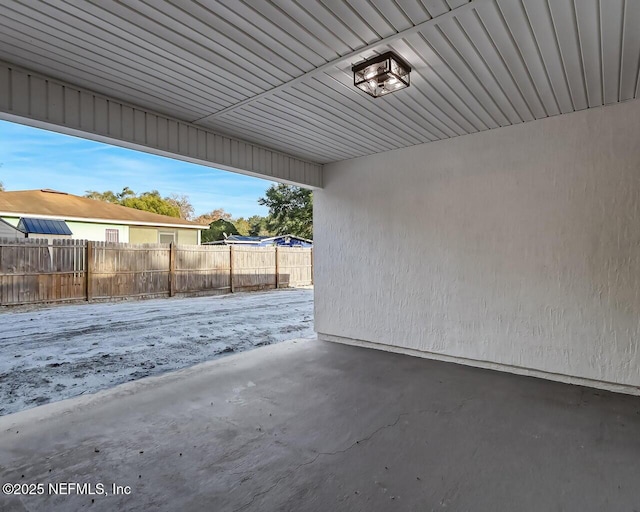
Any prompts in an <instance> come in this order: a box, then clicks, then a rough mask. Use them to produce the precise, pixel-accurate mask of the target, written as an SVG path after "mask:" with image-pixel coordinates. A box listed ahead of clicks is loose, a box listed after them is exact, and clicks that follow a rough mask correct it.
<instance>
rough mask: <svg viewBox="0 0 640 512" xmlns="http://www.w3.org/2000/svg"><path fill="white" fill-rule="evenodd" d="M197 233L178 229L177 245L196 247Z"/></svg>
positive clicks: (196, 231)
mask: <svg viewBox="0 0 640 512" xmlns="http://www.w3.org/2000/svg"><path fill="white" fill-rule="evenodd" d="M198 233H199V231H198V230H197V229H179V230H178V243H179V244H182V245H198V243H199V240H198Z"/></svg>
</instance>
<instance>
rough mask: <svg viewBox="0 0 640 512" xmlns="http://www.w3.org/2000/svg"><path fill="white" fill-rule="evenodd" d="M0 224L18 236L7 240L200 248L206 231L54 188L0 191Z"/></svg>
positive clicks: (149, 213)
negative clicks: (120, 243) (80, 241)
mask: <svg viewBox="0 0 640 512" xmlns="http://www.w3.org/2000/svg"><path fill="white" fill-rule="evenodd" d="M0 220H2V221H3V222H2V224H1V225H0V236H5V235H4V234H3V233H5V231H7V230H8V228H9V227H11V226H12V227H13V228H14V229H15V231H17V232H18V234H15V233H14V234H7V235H6V236H12V237H15V236H19V237H25V236H26V237H28V238H47V239H50V240H51V239H55V238H72V239H84V240H93V241H98V242H122V243H132V244H141V243H169V242H175V243H179V244H185V245H200V233H201V231H202V230H204V229H207V227H208V226H203V225H201V224H197V223H195V222H191V221H188V220H184V219H178V218H175V217H169V216H167V215H159V214H157V213H151V212H145V211H142V210H136V209H135V208H127V207H125V206H120V205H117V204H112V203H107V202H104V201H98V200H95V199H89V198H87V197H80V196H74V195H72V194H66V193H64V192H57V191H55V190H20V191H15V192H0ZM7 224H8V225H9V226H8V227H7V226H6V225H7ZM2 226H4V227H2ZM19 233H21V234H19Z"/></svg>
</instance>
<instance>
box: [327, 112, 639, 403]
mask: <svg viewBox="0 0 640 512" xmlns="http://www.w3.org/2000/svg"><path fill="white" fill-rule="evenodd" d="M639 134H640V100H636V101H632V102H628V103H624V104H620V105H614V106H609V107H605V108H599V109H592V110H587V111H582V112H578V113H575V114H569V115H565V116H558V117H553V118H549V119H544V120H540V121H535V122H531V123H526V124H522V125H518V126H513V127H508V128H501V129H497V130H493V131H488V132H483V133H478V134H474V135H469V136H465V137H459V138H455V139H451V140H447V141H442V142H436V143H431V144H424V145H419V146H414V147H411V148H407V149H403V150H397V151H391V152H385V153H380V154H377V155H374V156H369V157H363V158H358V159H353V160H348V161H344V162H339V163H336V164H331V165H327V166H326V167H325V175H324V184H325V188H324V189H323V190H320V191H317V192H315V193H314V207H315V210H314V214H315V219H314V239H315V242H316V243H315V259H314V264H315V289H316V320H315V326H316V330H317V331H318V333H320V336H321V337H323V338H325V339H334V340H341V341H345V342H352V340H360V341H361V342H364V344H366V345H368V344H369V343H375V344H378V345H377V346H378V347H379V348H384V349H391V350H398V351H406V352H409V353H413V354H419V355H423V356H426V357H434V358H438V359H446V360H453V361H458V362H464V363H466V364H473V365H478V366H488V367H495V368H500V369H504V370H507V371H515V372H520V373H527V372H531V373H533V374H535V375H543V376H546V377H549V378H557V379H561V380H569V381H572V380H573V381H574V382H575V381H576V380H575V379H572V378H574V377H576V378H578V379H579V380H578V381H579V382H582V380H581V379H586V380H585V382H587V383H590V382H592V383H593V384H594V385H598V386H601V387H613V388H614V389H620V390H624V391H628V392H637V391H638V389H637V388H634V387H637V386H640V358H639V354H638V345H639V344H640V293H639V290H640V143H639V142H638V141H639V138H638V137H639ZM616 384H621V385H625V386H626V387H624V388H617V387H616V386H615V385H616Z"/></svg>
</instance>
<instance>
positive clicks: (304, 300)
mask: <svg viewBox="0 0 640 512" xmlns="http://www.w3.org/2000/svg"><path fill="white" fill-rule="evenodd" d="M313 337H315V333H314V331H313V290H311V289H290V290H273V291H267V292H255V293H236V294H229V295H222V296H216V297H197V298H173V299H157V300H145V301H131V302H118V303H100V304H80V305H60V306H54V307H48V308H46V309H43V308H30V309H29V308H21V309H5V310H3V311H0V415H4V414H9V413H12V412H17V411H20V410H22V409H28V408H30V407H34V406H36V405H40V404H44V403H47V402H54V401H57V400H62V399H64V398H69V397H72V396H76V395H80V394H84V393H93V392H95V391H98V390H100V389H104V388H108V387H111V386H114V385H116V384H120V383H122V382H126V381H129V380H136V379H140V378H142V377H146V376H148V375H155V374H158V373H162V372H167V371H170V370H176V369H178V368H184V367H187V366H191V365H193V364H196V363H200V362H203V361H208V360H211V359H215V358H216V357H220V356H222V355H224V354H228V353H232V352H239V351H243V350H247V349H251V348H254V347H258V346H262V345H269V344H271V343H276V342H279V341H284V340H289V339H292V338H313Z"/></svg>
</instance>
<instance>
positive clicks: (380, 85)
mask: <svg viewBox="0 0 640 512" xmlns="http://www.w3.org/2000/svg"><path fill="white" fill-rule="evenodd" d="M351 71H353V85H355V86H356V87H357V88H358V89H360V90H362V91H364V92H366V93H367V94H369V95H370V96H373V97H374V98H378V97H380V96H384V95H385V94H389V93H391V92H396V91H399V90H400V89H404V88H405V87H409V84H410V82H409V73H410V72H411V66H409V64H407V63H406V62H405V61H404V60H403V59H401V58H400V57H399V56H398V55H396V54H395V53H393V52H387V53H383V54H381V55H376V56H375V57H372V58H371V59H367V60H365V61H364V62H361V63H360V64H356V65H355V66H353V67H352V68H351Z"/></svg>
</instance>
